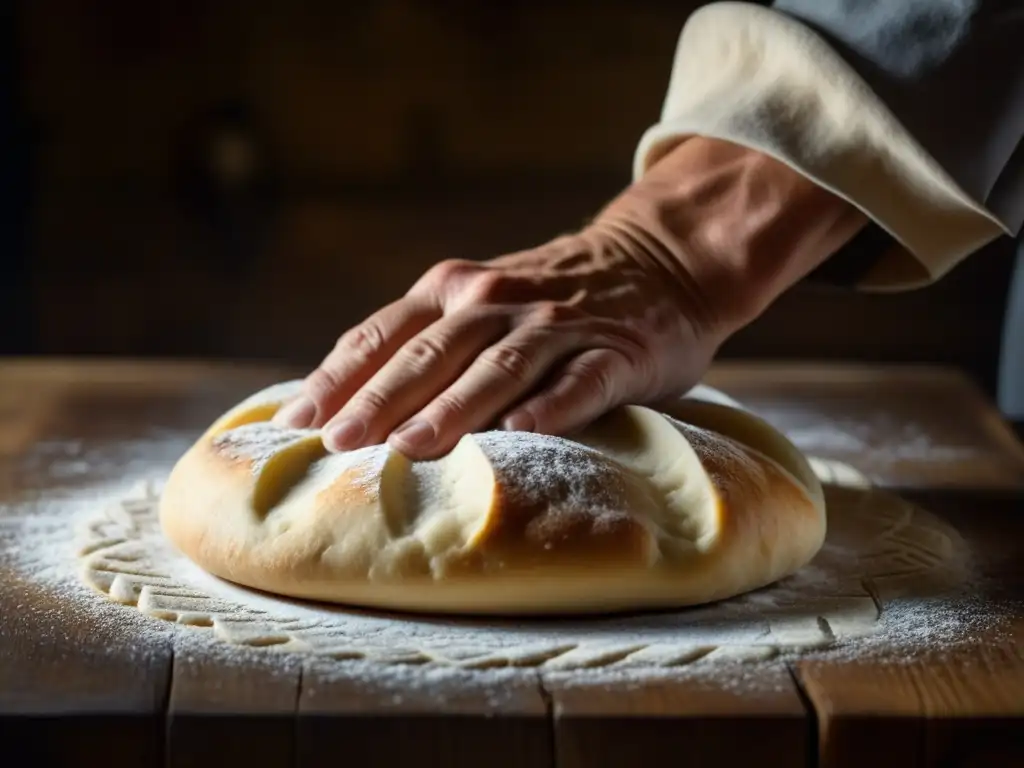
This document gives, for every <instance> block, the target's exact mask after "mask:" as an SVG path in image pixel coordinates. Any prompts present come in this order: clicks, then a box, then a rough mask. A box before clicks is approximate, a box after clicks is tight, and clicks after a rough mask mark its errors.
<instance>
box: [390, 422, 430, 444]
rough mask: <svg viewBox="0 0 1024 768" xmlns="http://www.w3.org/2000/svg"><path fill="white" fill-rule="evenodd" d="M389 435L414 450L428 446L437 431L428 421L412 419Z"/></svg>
mask: <svg viewBox="0 0 1024 768" xmlns="http://www.w3.org/2000/svg"><path fill="white" fill-rule="evenodd" d="M391 437H393V438H395V439H397V440H398V441H399V442H401V443H402V444H403V445H405V446H407V447H409V448H412V449H413V450H414V451H415V450H422V449H424V448H429V447H430V444H431V443H433V442H434V438H436V437H437V433H436V432H435V431H434V425H433V424H431V423H430V422H427V421H420V420H419V419H413V420H412V421H407V422H406V423H405V424H403V425H402V426H400V427H399V428H398V429H396V430H395V431H394V432H392V433H391Z"/></svg>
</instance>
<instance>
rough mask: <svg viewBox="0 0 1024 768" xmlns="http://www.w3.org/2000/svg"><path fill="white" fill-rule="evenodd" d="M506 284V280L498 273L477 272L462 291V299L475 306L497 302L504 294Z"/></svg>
mask: <svg viewBox="0 0 1024 768" xmlns="http://www.w3.org/2000/svg"><path fill="white" fill-rule="evenodd" d="M506 283H507V281H506V279H505V278H504V277H503V276H502V275H501V274H500V273H499V272H490V271H482V272H479V273H477V274H476V275H474V276H473V277H472V279H471V280H470V281H469V283H468V284H467V286H466V288H465V289H464V290H463V291H462V299H463V301H466V302H469V303H477V304H489V303H493V302H497V301H499V300H500V298H501V296H502V294H503V293H504V292H505V287H506Z"/></svg>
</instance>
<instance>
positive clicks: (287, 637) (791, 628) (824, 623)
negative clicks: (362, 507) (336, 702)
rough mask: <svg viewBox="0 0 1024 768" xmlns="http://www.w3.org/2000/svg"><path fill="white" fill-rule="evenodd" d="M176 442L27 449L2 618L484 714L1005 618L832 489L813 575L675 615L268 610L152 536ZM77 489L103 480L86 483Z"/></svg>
mask: <svg viewBox="0 0 1024 768" xmlns="http://www.w3.org/2000/svg"><path fill="white" fill-rule="evenodd" d="M190 439H191V438H184V437H182V436H180V435H177V436H172V437H171V438H169V436H168V435H160V436H157V437H154V438H152V439H148V440H147V441H145V444H142V443H140V444H137V445H134V446H133V445H131V444H130V443H128V444H124V445H122V446H121V447H120V448H119V449H118V450H117V451H115V452H110V451H109V449H108V452H107V453H99V452H97V453H92V454H90V453H87V452H85V451H83V449H82V447H81V445H80V444H76V443H74V442H66V443H47V444H40V445H38V446H37V447H36V450H35V451H34V452H33V453H32V454H31V455H30V456H28V457H27V458H26V462H27V463H28V464H31V463H32V462H37V465H36V466H37V468H38V466H39V464H38V463H40V462H41V463H45V465H46V466H48V469H49V471H50V472H51V473H52V479H53V480H54V482H53V484H52V489H51V490H50V491H48V492H47V493H46V494H45V495H43V494H40V493H38V492H36V491H33V490H32V489H25V490H24V493H23V494H22V496H21V498H20V499H18V500H17V501H16V502H15V503H12V504H8V505H4V506H0V574H5V578H7V579H9V582H8V584H9V585H11V586H10V587H9V588H11V589H19V590H23V591H24V593H25V600H24V601H23V603H22V604H21V606H20V607H19V608H18V610H19V611H24V613H19V615H18V616H17V617H16V620H24V621H31V622H33V623H38V624H39V625H40V626H42V627H45V628H46V631H47V632H48V633H49V634H51V635H52V636H53V637H52V638H51V639H52V640H53V641H54V642H57V641H59V640H60V639H61V637H60V634H61V627H62V626H63V625H64V624H65V623H67V622H69V621H86V622H88V624H89V626H90V627H91V628H92V630H93V635H94V637H96V638H103V642H104V644H105V646H104V647H107V648H109V650H110V653H112V654H113V653H117V654H124V653H135V654H139V655H144V654H146V653H150V652H152V649H154V648H158V647H166V646H167V645H168V644H170V645H173V647H174V648H175V649H176V653H185V654H193V655H200V656H201V655H205V654H216V655H217V657H218V658H224V659H226V660H228V661H231V662H237V663H239V664H249V663H256V662H255V660H261V661H260V663H266V659H268V658H270V659H278V662H279V663H282V664H284V663H288V662H287V661H286V660H288V659H294V658H296V657H295V656H294V655H293V654H290V653H284V654H283V655H282V654H280V653H279V652H281V651H285V652H287V651H297V652H301V653H303V654H305V656H304V657H303V658H305V659H307V662H306V663H315V664H316V665H317V666H318V669H320V670H321V674H322V675H327V676H328V677H329V676H330V675H331V674H336V675H339V676H344V677H346V679H365V680H367V681H373V684H374V685H380V686H385V687H387V686H391V687H392V688H393V690H394V695H395V696H398V697H401V696H403V695H407V694H404V693H403V691H406V692H408V691H409V690H411V689H412V688H419V689H422V690H423V691H433V692H434V693H433V694H432V695H435V696H436V697H441V698H444V697H456V693H457V691H458V690H464V689H465V686H466V685H468V684H469V683H468V682H467V681H477V682H478V683H479V685H481V686H483V687H484V688H486V689H487V690H489V691H491V694H489V695H492V696H494V697H495V698H494V702H493V703H494V706H495V707H498V708H500V706H501V705H502V695H503V694H502V693H501V692H502V691H503V690H507V691H508V692H509V693H508V696H513V695H514V694H513V693H511V691H514V690H518V689H516V688H515V686H512V685H511V684H509V685H507V686H506V685H505V683H504V682H502V681H508V680H512V679H517V680H521V679H523V678H524V677H525V679H526V680H527V681H530V680H534V681H535V680H537V679H539V678H538V675H540V676H541V677H542V678H544V677H551V678H552V679H561V680H563V682H564V681H565V680H569V681H572V680H583V679H586V680H590V681H591V682H593V681H607V682H608V683H609V684H616V685H627V686H628V685H632V684H636V683H637V681H640V680H645V679H649V678H651V677H652V676H653V677H659V676H665V677H670V678H673V679H674V678H677V677H679V676H687V675H693V676H700V677H709V678H711V679H713V680H714V681H715V685H718V686H723V687H728V686H741V687H751V688H755V687H757V686H758V685H768V686H777V685H781V683H779V682H778V679H777V678H775V677H770V676H769V677H764V676H763V675H762V672H763V671H764V670H765V669H766V668H767V667H768V666H769V665H775V664H778V663H780V662H785V661H787V660H790V659H793V658H798V657H803V658H807V657H815V656H823V657H832V658H839V659H858V658H865V657H869V656H870V657H875V656H877V657H883V658H885V659H886V660H888V661H891V662H894V663H898V662H901V661H906V660H912V659H914V658H916V657H918V656H919V655H921V654H930V653H937V652H944V651H950V650H953V649H955V648H958V647H961V646H963V645H965V644H971V643H973V642H976V638H977V637H978V636H979V634H981V633H984V634H985V636H986V637H988V638H991V637H992V636H993V632H994V631H997V630H998V628H999V627H1000V626H1001V624H1002V623H1003V622H1004V621H1005V620H1006V619H1007V618H1009V617H1012V616H1014V615H1015V614H1016V613H1019V612H1020V610H1021V606H1020V605H1008V604H1007V603H1005V602H999V601H996V600H989V599H987V598H985V597H984V596H983V587H984V585H981V584H979V583H978V582H977V581H975V580H972V577H971V573H970V570H969V567H968V566H969V559H968V558H967V553H966V552H965V551H964V549H963V543H962V542H961V541H960V540H959V537H958V536H956V534H955V531H952V530H951V529H949V528H948V526H945V525H944V524H942V523H941V521H938V520H936V519H935V518H933V517H932V516H930V515H928V514H927V513H923V512H920V511H918V510H915V509H914V508H912V507H910V506H909V505H907V504H904V503H902V502H899V501H898V500H895V499H894V498H893V497H891V496H889V495H888V494H881V493H878V492H874V491H865V490H864V489H841V488H839V489H832V490H830V497H829V504H830V532H829V538H828V540H827V542H826V545H825V547H824V548H823V550H822V552H821V554H820V555H819V556H818V558H816V560H815V561H814V562H813V563H812V564H811V565H809V566H808V567H806V568H805V569H802V570H801V571H800V572H798V573H797V574H795V575H793V576H792V577H790V578H788V579H785V580H783V581H781V582H779V583H778V584H776V585H773V586H771V587H768V588H765V589H762V590H758V591H756V592H753V593H750V594H748V595H746V596H743V597H740V598H737V599H734V600H730V601H726V602H723V603H719V604H715V605H710V606H703V607H698V608H694V609H690V610H685V611H676V612H666V613H656V614H647V615H643V616H615V617H604V618H591V619H571V620H562V621H553V620H548V621H541V620H526V619H522V620H471V619H449V618H438V617H422V616H404V617H403V616H396V615H388V614H381V613H374V612H369V611H357V610H345V609H341V608H337V607H330V606H321V605H316V604H309V603H301V602H297V601H290V600H284V599H279V598H276V597H271V596H268V595H264V594H261V593H257V592H255V591H252V590H248V589H245V588H242V587H238V586H235V585H232V584H228V583H226V582H223V581H221V580H219V579H216V578H214V577H212V576H210V575H209V574H206V573H205V572H203V571H201V570H200V569H198V568H197V567H195V566H194V565H193V564H192V563H191V562H190V561H188V560H187V559H185V558H184V557H183V556H181V555H179V554H178V553H177V552H175V551H174V550H173V549H171V548H170V547H169V545H168V544H167V543H166V542H165V541H164V540H163V538H162V537H161V536H160V533H159V528H158V525H157V521H156V512H155V503H154V502H155V492H154V487H153V485H152V484H151V481H153V480H159V479H161V478H162V477H164V476H165V475H166V472H167V471H168V470H169V468H170V466H171V465H172V463H173V462H174V461H175V460H176V459H177V457H178V456H180V455H181V453H182V452H183V451H184V450H186V449H187V448H188V446H189V444H190ZM143 456H145V457H146V460H142V459H141V458H140V457H143ZM527 459H528V460H533V459H538V460H541V461H543V460H544V459H543V456H542V453H536V454H534V455H533V456H530V457H526V458H522V460H527ZM28 464H27V465H28ZM821 465H822V463H821V462H818V466H821ZM78 467H81V471H79V469H77V468H78ZM836 474H841V473H836V472H834V473H832V475H833V476H835V475H836ZM85 477H89V478H112V479H109V480H107V481H106V482H103V481H102V480H101V481H100V482H93V483H92V484H89V485H84V484H83V483H82V482H81V480H82V479H83V478H85ZM65 479H68V482H67V483H64V480H65ZM71 479H73V480H74V481H75V482H71ZM140 482H142V483H143V485H142V486H140V485H139V484H140ZM83 543H84V547H85V548H84V549H83ZM83 579H84V580H85V581H87V582H90V583H91V584H92V585H93V588H90V587H88V586H86V585H85V584H84V583H83ZM97 589H99V590H100V591H103V592H106V593H107V595H106V596H105V595H102V594H99V592H97V591H96V590H97ZM111 600H114V601H120V602H122V603H125V604H127V606H126V605H117V604H114V603H113V602H111ZM879 603H881V604H882V605H883V606H884V607H883V610H882V612H881V615H880V616H879V612H878V605H879ZM157 617H161V618H157ZM7 620H10V617H0V621H7ZM67 639H68V640H69V641H70V639H72V638H71V637H70V636H68V638H67ZM325 670H326V671H325ZM443 681H448V683H444V682H443ZM766 681H767V682H766ZM772 681H774V682H772ZM368 684H369V683H368Z"/></svg>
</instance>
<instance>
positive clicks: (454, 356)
mask: <svg viewBox="0 0 1024 768" xmlns="http://www.w3.org/2000/svg"><path fill="white" fill-rule="evenodd" d="M507 330H508V317H507V315H505V314H503V313H498V312H488V313H469V312H466V313H458V314H455V315H451V316H449V317H445V318H442V319H440V320H438V321H437V322H435V323H434V324H432V325H431V326H430V327H429V328H427V329H426V330H424V331H422V332H421V333H419V334H417V335H416V336H414V337H413V338H412V339H410V340H409V341H407V342H406V343H405V344H403V345H402V347H401V348H400V349H399V350H398V351H397V352H396V353H395V354H394V355H393V356H392V357H391V359H389V360H388V361H387V362H386V363H384V364H383V365H382V366H381V367H380V369H379V370H377V371H376V372H375V373H374V374H373V375H372V376H371V377H370V378H369V380H368V381H367V382H366V383H365V384H364V385H363V386H362V387H360V388H359V390H358V391H357V392H355V393H354V394H353V395H352V396H351V399H349V400H348V401H347V402H346V403H345V404H344V405H343V406H342V408H341V410H340V411H338V413H337V415H336V416H334V417H333V418H332V419H331V420H330V421H329V422H328V423H327V424H326V425H325V426H324V444H325V445H326V446H327V448H328V449H330V450H334V451H344V450H353V449H355V448H359V447H361V446H364V445H371V444H375V443H378V442H382V441H383V440H384V439H385V438H386V437H387V436H388V434H389V433H390V432H391V431H392V430H393V429H394V428H395V427H396V426H397V425H398V424H400V423H402V422H404V421H405V420H406V419H408V418H409V417H410V416H412V415H413V414H414V413H416V412H417V411H419V410H420V409H421V408H422V407H423V406H424V405H426V404H427V403H429V402H430V401H431V400H433V399H434V398H435V397H436V396H437V395H438V394H439V393H441V392H443V391H444V390H445V389H446V388H447V387H448V386H449V385H450V384H451V383H452V382H453V381H455V380H456V379H457V378H458V377H459V375H460V374H462V372H463V371H465V370H466V369H467V368H469V367H470V365H471V363H472V362H473V360H474V359H475V358H476V357H477V356H478V355H479V354H480V352H481V350H483V349H486V348H487V347H488V346H489V345H490V344H491V343H492V342H493V341H494V340H495V339H497V338H500V337H501V336H502V335H503V334H504V333H505V332H506V331H507ZM421 431H422V429H421Z"/></svg>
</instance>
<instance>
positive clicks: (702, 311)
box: [596, 136, 867, 335]
mask: <svg viewBox="0 0 1024 768" xmlns="http://www.w3.org/2000/svg"><path fill="white" fill-rule="evenodd" d="M866 223H867V217H866V216H865V215H864V214H863V213H861V212H860V211H859V210H858V209H857V208H855V207H854V206H852V205H851V204H849V203H848V202H846V201H845V200H843V199H841V198H839V197H837V196H836V195H834V194H832V193H831V192H829V191H827V190H825V189H823V188H822V187H820V186H818V185H817V184H815V183H814V182H812V181H810V180H808V179H807V178H806V177H805V176H803V175H801V174H799V173H797V172H796V171H794V170H793V169H791V168H790V167H788V166H787V165H785V164H783V163H781V162H779V161H777V160H775V159H773V158H771V157H768V156H767V155H764V154H762V153H760V152H757V151H754V150H751V149H747V148H745V147H741V146H739V145H736V144H732V143H729V142H727V141H722V140H718V139H711V138H705V137H700V136H695V137H692V138H689V139H687V140H685V141H683V142H682V143H681V144H679V145H678V146H676V147H675V148H674V149H673V150H671V151H670V152H668V154H666V155H664V156H663V157H662V158H661V159H660V160H659V161H658V162H657V163H656V164H655V165H653V166H652V167H651V168H650V169H649V170H648V172H647V173H646V174H645V175H644V176H643V177H642V178H640V179H639V180H637V181H636V182H635V183H634V184H633V185H632V186H631V187H630V188H629V189H628V190H626V192H624V193H623V194H622V195H620V196H619V197H618V198H616V199H615V200H614V201H613V202H612V203H611V204H610V205H609V206H608V207H607V208H606V209H605V210H604V211H603V212H602V213H601V215H600V216H599V217H598V218H597V221H596V226H598V227H600V228H605V229H607V230H608V231H614V232H615V233H616V235H617V236H618V237H623V238H628V239H630V240H632V241H633V242H634V246H635V247H634V248H633V249H632V250H633V251H634V252H637V253H640V254H642V255H641V258H646V259H650V260H652V261H654V262H656V263H657V266H658V267H659V269H661V270H662V271H663V272H664V273H666V276H667V277H670V278H671V279H672V280H673V281H674V282H675V283H676V284H678V285H679V286H680V287H681V290H683V291H684V292H685V293H686V294H687V298H688V299H689V300H690V302H691V303H692V304H693V307H694V312H695V313H696V314H697V317H696V320H697V321H698V322H700V323H701V324H702V325H703V326H705V327H706V328H707V329H709V330H712V332H715V333H718V334H723V335H728V334H730V333H733V332H734V331H736V330H737V329H738V328H740V327H742V326H744V325H746V324H747V323H749V322H750V321H751V320H753V319H754V318H755V317H757V316H758V315H760V314H761V313H762V312H763V311H764V310H765V308H767V307H768V305H769V304H771V303H772V302H773V301H774V300H775V299H776V298H778V296H779V295H781V294H782V293H783V292H784V291H786V290H787V289H788V288H789V287H791V286H792V285H793V284H794V283H796V282H797V281H798V280H800V279H801V278H802V277H804V276H805V275H807V274H808V273H809V272H811V271H812V270H813V269H815V268H816V267H817V266H819V265H820V264H821V263H822V262H824V261H825V260H826V259H827V258H828V257H829V256H830V255H832V254H833V253H834V252H835V251H836V250H838V249H839V248H840V247H842V245H843V244H844V243H846V242H847V241H849V240H850V238H852V237H853V236H854V235H855V234H856V233H857V232H858V231H859V230H860V229H861V228H862V227H863V226H865V224H866ZM636 246H639V247H636Z"/></svg>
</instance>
